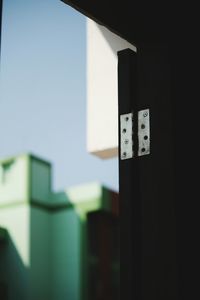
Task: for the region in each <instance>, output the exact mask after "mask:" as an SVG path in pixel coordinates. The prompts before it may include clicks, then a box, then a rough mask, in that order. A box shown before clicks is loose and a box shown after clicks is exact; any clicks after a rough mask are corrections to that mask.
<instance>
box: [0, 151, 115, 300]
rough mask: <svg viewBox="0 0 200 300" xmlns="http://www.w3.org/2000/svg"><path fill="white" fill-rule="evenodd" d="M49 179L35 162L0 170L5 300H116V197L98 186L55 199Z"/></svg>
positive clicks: (0, 265) (0, 288)
mask: <svg viewBox="0 0 200 300" xmlns="http://www.w3.org/2000/svg"><path fill="white" fill-rule="evenodd" d="M51 175H52V174H51V164H50V163H49V162H46V161H44V160H41V159H39V158H37V157H35V156H33V155H28V154H25V155H19V156H17V157H14V158H9V159H6V160H3V161H1V162H0V228H1V229H0V295H1V297H0V299H9V300H10V299H12V300H15V299H16V300H18V299H20V300H23V299H24V300H25V299H26V300H27V299H34V300H35V299H37V300H40V299H41V300H45V299H48V300H49V299H52V300H53V299H55V300H59V299H60V300H61V299H62V300H63V299H70V300H82V299H108V298H105V296H104V295H110V298H109V299H116V297H117V296H116V297H115V294H114V293H115V292H116V291H117V287H119V251H118V250H119V235H118V226H119V224H118V223H119V222H118V195H117V194H116V193H115V192H113V191H110V190H109V189H107V188H106V187H103V186H102V185H101V184H99V183H96V182H94V183H89V184H85V185H80V186H76V187H72V188H68V189H67V190H65V191H63V192H57V193H56V192H53V191H52V187H51ZM116 295H117V294H116ZM106 297H107V296H106Z"/></svg>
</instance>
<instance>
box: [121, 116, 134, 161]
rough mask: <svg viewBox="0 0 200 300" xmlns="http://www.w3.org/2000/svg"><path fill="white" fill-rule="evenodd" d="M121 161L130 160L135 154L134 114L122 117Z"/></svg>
mask: <svg viewBox="0 0 200 300" xmlns="http://www.w3.org/2000/svg"><path fill="white" fill-rule="evenodd" d="M120 138H121V145H120V151H121V159H122V160H124V159H129V158H132V157H133V156H134V152H133V113H129V114H123V115H121V116H120Z"/></svg>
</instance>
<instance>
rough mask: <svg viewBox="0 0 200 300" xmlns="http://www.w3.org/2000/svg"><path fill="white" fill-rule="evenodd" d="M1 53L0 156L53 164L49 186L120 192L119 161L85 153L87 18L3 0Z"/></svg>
mask: <svg viewBox="0 0 200 300" xmlns="http://www.w3.org/2000/svg"><path fill="white" fill-rule="evenodd" d="M1 50H2V51H1V73H0V158H4V157H7V156H12V155H16V154H21V153H25V152H32V153H33V154H35V155H38V156H39V157H41V158H45V159H47V160H49V161H51V162H52V164H53V174H54V175H53V179H54V184H53V187H54V189H62V188H64V187H68V186H72V185H77V184H82V183H86V182H90V181H96V180H98V181H100V182H101V183H103V184H105V185H106V186H108V187H110V188H112V189H114V190H118V161H117V158H113V159H109V160H101V159H100V158H97V157H95V156H92V155H91V154H88V153H87V151H86V18H85V17H84V16H83V15H81V14H80V13H78V12H77V11H75V10H74V9H72V8H71V7H69V6H67V5H65V4H64V3H63V2H61V1H60V0H4V9H3V28H2V49H1Z"/></svg>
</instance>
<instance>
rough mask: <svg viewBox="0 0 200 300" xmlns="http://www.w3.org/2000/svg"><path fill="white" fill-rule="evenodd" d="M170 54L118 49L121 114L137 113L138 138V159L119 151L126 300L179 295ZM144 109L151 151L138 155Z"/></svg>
mask: <svg viewBox="0 0 200 300" xmlns="http://www.w3.org/2000/svg"><path fill="white" fill-rule="evenodd" d="M169 54H170V53H169V49H168V47H167V46H166V45H163V44H162V45H159V44H148V45H145V46H141V47H138V49H137V53H135V52H133V51H131V50H130V49H126V50H123V51H120V52H119V53H118V76H119V77H118V78H119V115H123V114H127V113H131V112H132V113H133V141H134V149H133V150H134V157H133V158H129V159H124V160H122V159H121V151H120V152H119V160H120V171H119V173H120V205H121V207H120V214H121V240H120V243H121V250H120V251H121V252H120V253H121V256H120V263H121V276H120V278H121V299H145V300H146V299H148V300H150V299H154V300H155V299H162V300H164V299H166V300H169V299H171V300H172V299H178V277H177V248H176V234H177V232H176V217H175V214H176V207H175V198H174V152H173V107H172V103H171V69H170V66H171V63H170V55H169ZM144 109H149V114H150V136H149V137H146V138H149V139H150V154H148V155H144V156H138V147H139V145H138V132H139V130H141V129H142V128H139V127H138V112H139V111H141V110H144ZM119 123H120V118H119ZM120 132H121V128H120V130H119V140H120V143H121V139H120ZM119 148H120V147H119Z"/></svg>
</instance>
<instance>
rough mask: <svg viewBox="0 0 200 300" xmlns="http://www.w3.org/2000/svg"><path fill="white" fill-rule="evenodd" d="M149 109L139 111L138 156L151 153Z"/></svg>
mask: <svg viewBox="0 0 200 300" xmlns="http://www.w3.org/2000/svg"><path fill="white" fill-rule="evenodd" d="M149 120H150V118H149V109H145V110H141V111H139V112H138V156H143V155H147V154H150V122H149Z"/></svg>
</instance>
